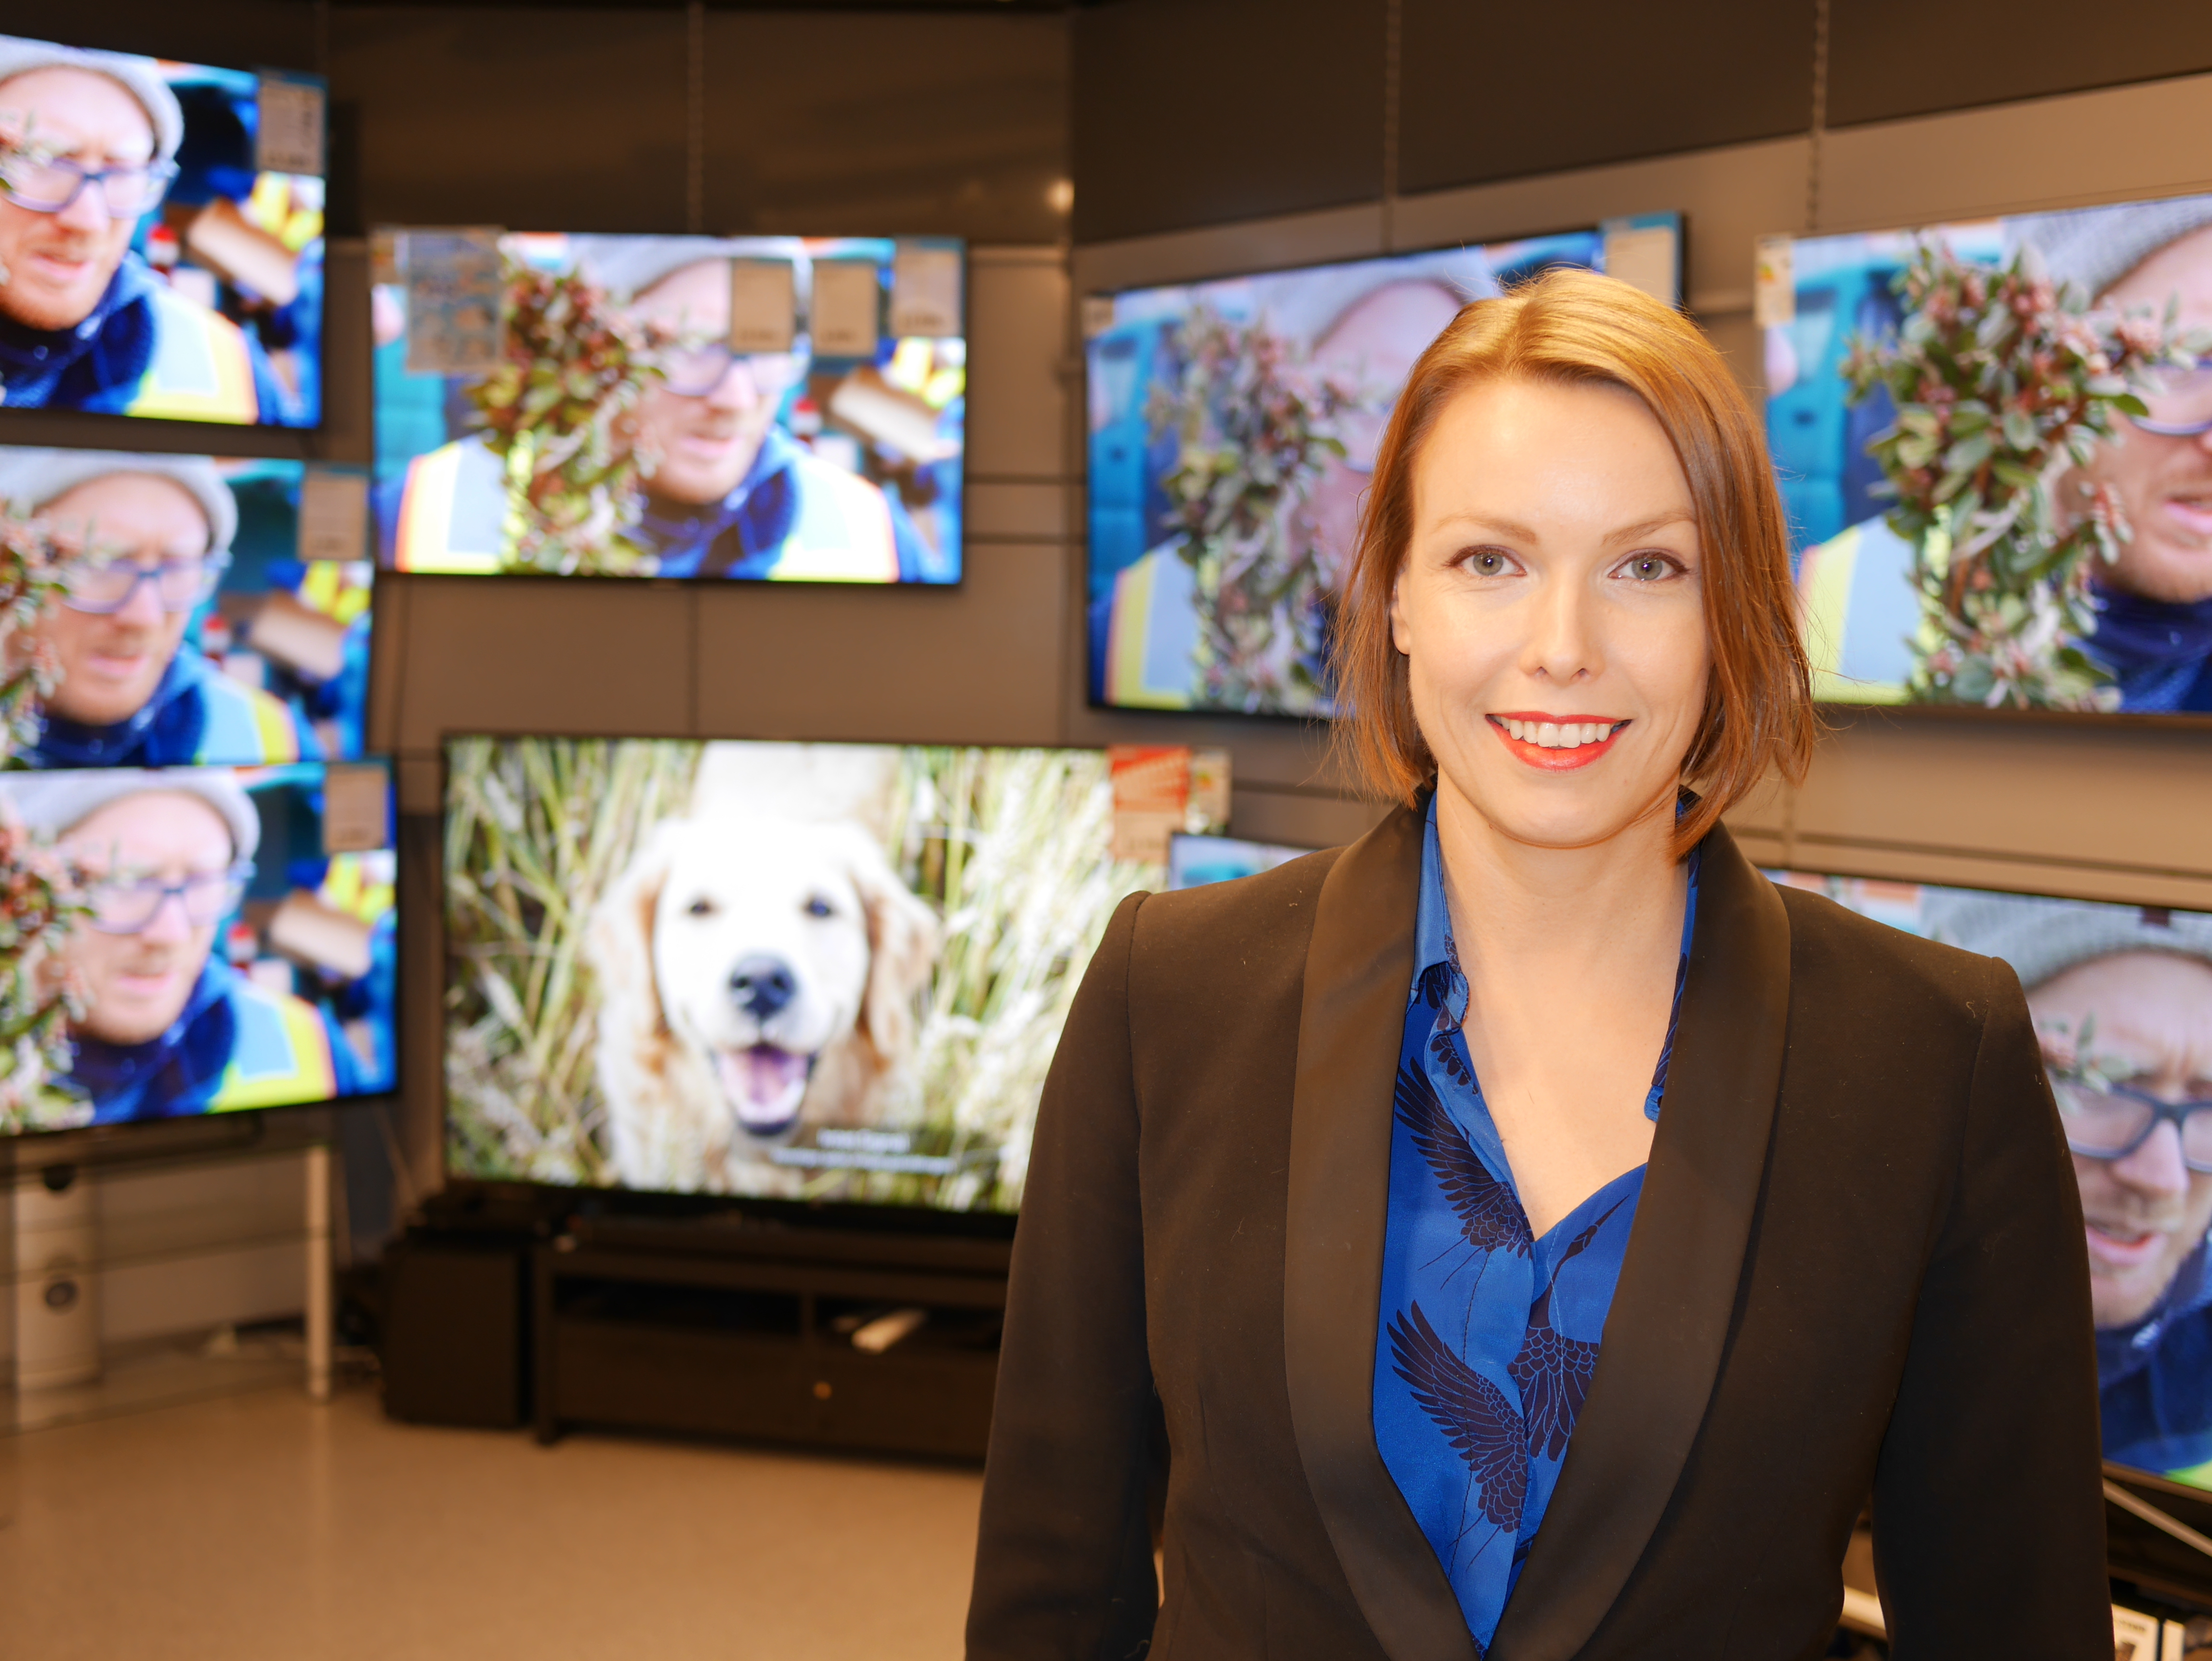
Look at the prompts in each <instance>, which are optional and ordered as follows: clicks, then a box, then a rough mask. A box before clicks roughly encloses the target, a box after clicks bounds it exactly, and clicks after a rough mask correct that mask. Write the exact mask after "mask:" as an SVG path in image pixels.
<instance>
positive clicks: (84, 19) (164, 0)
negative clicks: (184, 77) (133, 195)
mask: <svg viewBox="0 0 2212 1661" xmlns="http://www.w3.org/2000/svg"><path fill="white" fill-rule="evenodd" d="M8 11H9V15H8V17H7V20H6V21H4V22H0V31H4V32H5V33H9V34H27V35H31V36H33V37H35V38H37V39H40V40H65V41H67V42H69V44H70V45H71V46H92V47H96V48H99V49H100V50H102V51H106V52H144V53H147V54H148V55H149V56H152V57H155V58H181V59H183V60H184V61H185V62H186V63H188V64H216V65H219V66H221V67H222V68H224V69H240V70H246V69H254V68H257V67H259V66H262V65H267V66H270V67H272V68H276V69H288V70H313V69H314V68H315V67H316V62H317V58H318V43H317V40H316V29H315V11H316V8H314V7H313V6H311V5H309V6H303V5H301V4H299V3H298V0H225V3H224V4H222V5H220V6H180V5H178V4H176V3H175V0H101V3H100V4H99V5H97V6H85V7H82V8H79V7H75V6H69V7H54V8H51V9H47V10H46V12H45V15H34V14H35V9H33V8H31V7H27V6H11V7H9V9H8Z"/></svg>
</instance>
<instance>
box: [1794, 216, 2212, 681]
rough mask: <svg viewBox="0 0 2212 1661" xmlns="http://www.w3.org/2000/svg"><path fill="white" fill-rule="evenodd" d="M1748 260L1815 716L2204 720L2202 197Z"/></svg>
mask: <svg viewBox="0 0 2212 1661" xmlns="http://www.w3.org/2000/svg"><path fill="white" fill-rule="evenodd" d="M1761 260H1762V264H1761V268H1760V273H1759V294H1760V305H1761V310H1762V312H1763V313H1765V321H1766V322H1767V325H1768V326H1767V328H1766V331H1765V359H1766V364H1765V373H1766V386H1767V399H1766V428H1767V440H1768V443H1769V446H1770V447H1771V450H1772V452H1773V456H1774V462H1775V465H1776V468H1777V469H1778V473H1779V476H1780V481H1781V486H1782V492H1783V496H1784V502H1785V503H1786V504H1787V506H1788V508H1789V512H1790V521H1791V533H1792V536H1793V538H1794V539H1795V543H1796V549H1797V552H1796V568H1797V581H1798V587H1799V591H1800V593H1801V595H1802V599H1803V602H1804V605H1805V611H1806V626H1807V643H1808V647H1809V648H1810V649H1811V652H1812V656H1813V660H1814V680H1815V688H1814V690H1815V691H1816V693H1817V694H1818V695H1819V696H1820V697H1822V698H1825V699H1828V700H1831V701H1833V702H1838V703H1892V704H1934V705H1942V706H1948V707H1951V708H1958V707H1961V706H1965V707H1970V708H1971V707H1976V706H1993V707H2015V708H2024V709H2061V710H2072V711H2112V710H2118V711H2122V712H2125V713H2129V714H2135V715H2190V714H2195V715H2203V714H2206V713H2212V667H2208V665H2212V443H2208V441H2207V438H2206V435H2207V433H2208V431H2212V195H2208V196H2194V197H2180V198H2167V199H2164V200H2159V201H2148V202H2128V203H2118V204H2112V205H2109V206H2105V207H2096V208H2081V209H2075V210H2068V211H2064V212H2054V213H2037V214H2020V215H2015V216H2010V217H2008V218H2004V219H1991V220H1982V221H1978V222H1972V223H1960V224H1948V225H1932V226H1927V227H1923V228H1920V229H1917V230H1899V231H1882V232H1872V233H1866V234H1854V235H1847V236H1822V237H1809V238H1798V239H1796V240H1790V239H1787V238H1774V239H1769V240H1767V241H1766V242H1765V243H1763V244H1762V253H1761ZM1900 392H1902V393H1903V394H1904V396H1903V399H1902V402H1901V403H1900V399H1899V393H1900Z"/></svg>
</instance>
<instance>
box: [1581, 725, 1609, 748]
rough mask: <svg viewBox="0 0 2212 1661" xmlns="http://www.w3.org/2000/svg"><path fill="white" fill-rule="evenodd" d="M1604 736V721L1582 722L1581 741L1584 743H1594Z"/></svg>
mask: <svg viewBox="0 0 2212 1661" xmlns="http://www.w3.org/2000/svg"><path fill="white" fill-rule="evenodd" d="M1604 736H1605V723H1604V722H1603V721H1585V722H1583V743H1584V744H1595V743H1596V742H1597V741H1598V740H1599V739H1601V738H1603V737H1604Z"/></svg>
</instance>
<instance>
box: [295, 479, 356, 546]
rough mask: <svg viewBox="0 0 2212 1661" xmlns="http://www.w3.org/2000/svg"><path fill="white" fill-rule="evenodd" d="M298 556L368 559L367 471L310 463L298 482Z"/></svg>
mask: <svg viewBox="0 0 2212 1661" xmlns="http://www.w3.org/2000/svg"><path fill="white" fill-rule="evenodd" d="M300 557H301V559H367V558H368V469H367V468H366V467H339V466H332V465H329V464H327V463H311V464H310V465H309V466H308V468H307V474H306V476H305V477H304V478H302V479H301V481H300Z"/></svg>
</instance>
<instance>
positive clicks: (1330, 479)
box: [1084, 214, 1681, 715]
mask: <svg viewBox="0 0 2212 1661" xmlns="http://www.w3.org/2000/svg"><path fill="white" fill-rule="evenodd" d="M1680 228H1681V222H1680V217H1679V216H1676V215H1674V214H1656V215H1650V216H1645V217H1644V218H1640V219H1635V220H1624V221H1620V222H1612V223H1608V224H1607V225H1606V226H1603V227H1591V228H1588V229H1584V230H1573V231H1566V232H1562V233H1560V234H1556V235H1549V236H1533V237H1525V238H1522V239H1520V240H1516V241H1510V242H1492V243H1489V244H1486V245H1481V246H1474V245H1470V246H1463V247H1457V248H1440V249H1437V250H1435V251H1433V252H1426V253H1408V254H1394V255H1390V256H1389V257H1387V258H1384V259H1361V260H1354V261H1351V262H1348V263H1346V264H1341V265H1314V266H1307V267H1304V268H1301V269H1297V270H1291V271H1267V272H1261V273H1257V274H1255V275H1251V276H1247V277H1225V278H1219V279H1216V280H1213V281H1210V282H1204V283H1181V284H1176V285H1174V286H1171V287H1164V288H1149V289H1127V290H1124V291H1123V292H1121V293H1119V294H1115V295H1097V296H1092V297H1091V298H1090V299H1088V300H1086V301H1085V313H1084V315H1085V335H1086V336H1087V338H1086V340H1085V344H1084V362H1085V374H1086V386H1085V407H1086V411H1087V415H1086V419H1087V426H1088V432H1089V465H1088V489H1089V503H1090V508H1089V511H1090V551H1089V581H1088V587H1087V589H1086V595H1085V599H1086V605H1087V608H1088V618H1089V623H1090V629H1089V642H1090V691H1091V702H1092V703H1094V704H1099V705H1104V706H1109V707H1112V708H1116V709H1197V710H1211V711H1225V710H1229V711H1237V712H1241V713H1244V714H1251V715H1328V714H1329V713H1330V712H1331V709H1332V697H1333V686H1334V674H1333V672H1332V670H1331V667H1330V663H1329V653H1330V639H1331V636H1332V632H1333V629H1334V615H1335V608H1336V599H1337V594H1338V592H1339V590H1340V587H1341V585H1342V582H1343V580H1344V576H1345V574H1346V568H1347V564H1348V562H1349V560H1350V558H1351V557H1352V539H1353V536H1354V534H1355V531H1356V527H1357V524H1358V514H1359V502H1360V498H1361V496H1362V494H1363V492H1364V490H1365V489H1366V486H1367V478H1368V474H1369V472H1370V470H1371V469H1372V467H1373V465H1374V461H1375V451H1376V446H1377V445H1378V444H1379V443H1380V442H1381V440H1382V435H1383V426H1384V424H1385V423H1386V422H1387V421H1388V420H1389V414H1390V410H1391V406H1392V405H1394V404H1395V403H1396V401H1397V397H1398V393H1399V391H1400V390H1401V388H1402V387H1403V386H1404V385H1405V380H1406V375H1407V372H1408V371H1409V370H1410V369H1411V368H1413V362H1414V360H1415V359H1416V358H1418V357H1419V356H1420V354H1421V351H1422V349H1423V348H1425V346H1427V345H1428V344H1429V342H1430V341H1431V340H1433V339H1434V338H1436V336H1437V332H1439V331H1441V330H1442V329H1443V326H1444V325H1445V324H1447V323H1449V321H1450V320H1451V319H1452V317H1453V315H1454V314H1455V313H1456V312H1457V311H1458V310H1459V308H1460V307H1462V305H1464V304H1466V303H1467V302H1468V301H1470V300H1479V299H1481V298H1484V297H1485V296H1487V295H1496V294H1498V293H1499V292H1501V290H1503V289H1507V288H1510V287H1511V286H1512V285H1513V284H1514V283H1516V282H1522V281H1525V280H1527V279H1528V278H1529V277H1534V276H1536V275H1538V274H1540V273H1541V272H1542V271H1546V270H1548V269H1550V268H1553V267H1555V266H1577V267H1582V268H1585V269H1589V270H1595V271H1612V272H1613V274H1615V275H1619V276H1622V277H1624V278H1625V279H1626V280H1629V281H1633V282H1635V283H1636V284H1637V285H1638V287H1640V288H1644V289H1647V291H1650V292H1654V293H1657V294H1660V295H1663V297H1664V298H1665V299H1666V300H1667V301H1668V303H1669V304H1673V303H1674V302H1675V301H1676V299H1677V296H1678V294H1679V290H1680Z"/></svg>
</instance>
